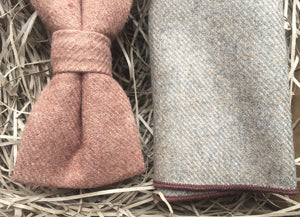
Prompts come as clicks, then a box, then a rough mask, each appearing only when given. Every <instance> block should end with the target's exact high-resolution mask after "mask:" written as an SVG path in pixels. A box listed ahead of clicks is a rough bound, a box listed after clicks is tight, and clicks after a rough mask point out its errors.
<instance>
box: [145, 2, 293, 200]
mask: <svg viewBox="0 0 300 217" xmlns="http://www.w3.org/2000/svg"><path fill="white" fill-rule="evenodd" d="M282 3H283V2H282V0H264V1H261V0H250V1H243V0H226V1H223V0H218V1H211V0H201V1H200V0H195V1H189V0H168V1H165V0H153V1H152V4H151V9H150V14H149V20H150V32H149V35H150V45H151V67H152V84H153V96H154V112H155V116H154V119H155V132H154V142H155V165H154V169H155V177H154V181H155V186H156V187H158V188H159V190H161V191H162V192H163V193H164V194H165V195H166V198H167V199H168V200H169V201H178V200H193V199H201V198H210V197H219V196H225V195H228V194H237V193H240V192H243V191H258V192H277V193H283V194H295V193H297V190H296V174H295V164H294V150H293V143H292V129H291V114H290V106H289V95H288V69H287V55H286V42H285V35H284V28H283V16H282Z"/></svg>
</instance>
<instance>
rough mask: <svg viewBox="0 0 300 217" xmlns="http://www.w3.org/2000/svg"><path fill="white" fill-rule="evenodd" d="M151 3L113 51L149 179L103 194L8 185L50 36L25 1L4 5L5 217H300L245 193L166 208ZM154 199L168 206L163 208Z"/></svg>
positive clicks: (0, 77)
mask: <svg viewBox="0 0 300 217" xmlns="http://www.w3.org/2000/svg"><path fill="white" fill-rule="evenodd" d="M150 2H151V0H136V1H134V3H133V8H132V10H131V14H130V17H129V19H128V22H127V24H126V26H125V28H124V30H123V31H122V32H121V34H120V35H119V36H118V38H117V39H116V40H115V41H114V42H113V46H112V53H113V75H114V77H115V79H116V80H117V81H118V82H119V83H120V84H121V85H122V87H123V88H124V90H125V91H126V93H127V95H128V96H129V98H130V102H131V104H132V108H133V112H134V114H135V117H136V118H137V120H138V129H139V132H140V139H141V144H142V148H143V153H144V156H145V162H146V166H147V172H146V173H144V174H142V175H140V176H137V177H134V178H132V179H129V180H126V181H124V182H122V183H117V184H115V185H112V186H107V187H105V188H96V189H87V190H71V189H56V188H44V187H33V186H25V185H21V184H18V183H13V182H12V181H11V179H10V175H11V173H12V171H13V165H14V162H15V160H16V155H17V149H18V144H19V143H20V138H21V135H22V131H23V129H24V125H25V122H26V119H27V118H28V116H29V114H30V111H31V109H32V107H33V106H34V103H35V102H36V99H37V97H38V96H39V94H40V93H41V91H42V90H43V88H44V87H45V85H46V84H47V83H48V82H49V81H50V79H51V65H50V60H49V54H50V36H51V35H50V33H49V32H48V31H47V30H46V29H45V27H44V25H43V24H42V22H41V21H40V19H39V18H38V17H37V14H36V12H35V11H34V9H33V7H32V5H31V4H30V2H29V1H28V0H1V1H0V36H1V38H0V45H1V46H0V48H1V50H0V51H1V52H0V60H1V63H0V72H1V73H0V86H1V91H0V98H1V104H0V112H1V116H0V120H1V122H0V216H9V217H10V216H16V217H21V216H28V217H31V216H39V217H42V216H100V217H103V216H129V217H132V216H141V217H142V216H144V217H150V216H153V217H154V216H155V217H160V216H190V217H192V216H193V217H194V216H195V217H198V216H232V215H233V216H297V215H299V216H300V197H299V196H294V197H286V196H281V195H278V194H252V193H244V194H242V195H239V196H234V197H227V198H219V199H214V200H205V201H195V202H184V203H173V204H169V203H168V202H166V200H165V199H164V197H163V195H162V193H160V192H158V191H156V190H155V189H154V187H153V186H152V182H153V180H152V174H153V107H152V96H151V92H152V90H151V80H150V79H151V77H150V76H151V74H150V66H149V44H148V36H147V31H148V30H147V29H148V23H147V19H148V17H147V13H148V9H149V6H150ZM299 9H300V2H299V0H285V1H284V7H283V13H284V16H285V26H284V27H285V29H286V36H287V44H288V51H289V66H290V72H289V79H290V95H291V103H292V104H293V113H294V116H293V127H294V132H295V146H296V160H295V162H296V164H297V166H298V168H297V169H299V166H300V154H299V153H300V151H299V149H300V136H299V135H300V126H298V125H299V124H298V122H299V120H300V118H299V117H300V103H299V102H300V91H299V87H300V83H299V81H298V80H297V78H300V76H298V74H299V69H298V62H299V51H298V49H297V37H298V34H300V32H299ZM162 22H164V21H163V20H162ZM298 179H299V178H298ZM156 196H159V197H161V198H162V200H163V201H161V202H158V201H157V200H156V199H155V197H156Z"/></svg>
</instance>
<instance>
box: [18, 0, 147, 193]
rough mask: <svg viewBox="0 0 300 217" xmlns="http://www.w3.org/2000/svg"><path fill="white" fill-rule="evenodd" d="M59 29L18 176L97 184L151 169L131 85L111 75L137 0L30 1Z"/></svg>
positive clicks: (64, 184)
mask: <svg viewBox="0 0 300 217" xmlns="http://www.w3.org/2000/svg"><path fill="white" fill-rule="evenodd" d="M32 3H33V5H34V6H35V8H36V10H37V12H38V14H39V15H40V17H41V18H42V20H43V22H44V23H45V24H46V25H47V26H48V27H49V28H50V30H51V31H52V32H53V37H52V48H51V62H52V66H53V74H54V77H53V79H52V80H51V82H50V83H49V84H48V85H47V86H46V88H45V89H44V91H43V92H42V93H41V95H40V97H39V98H38V100H37V102H36V104H35V106H34V108H33V110H32V113H31V115H30V117H29V119H28V121H27V123H26V127H25V130H24V133H23V136H22V140H21V144H20V149H19V153H18V158H17V162H16V165H15V169H14V174H13V180H15V181H18V182H21V183H26V184H34V185H41V186H52V187H68V188H93V187H98V186H103V185H107V184H111V183H114V182H118V181H121V180H124V179H127V178H129V177H132V176H135V175H137V174H140V173H142V172H143V171H144V170H145V167H144V162H143V156H142V152H141V147H140V142H139V137H138V132H137V129H136V124H135V120H134V117H133V114H132V111H131V107H130V104H129V101H128V99H127V96H126V94H125V92H124V91H123V90H122V88H121V87H120V85H119V84H118V83H117V82H116V81H115V80H114V79H113V78H112V75H111V52H110V44H111V39H113V38H114V37H116V35H117V34H118V32H119V31H120V30H121V29H122V28H123V25H124V23H125V21H126V18H127V16H128V13H129V10H130V7H131V0H122V1H119V0H32Z"/></svg>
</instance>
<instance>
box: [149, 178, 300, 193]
mask: <svg viewBox="0 0 300 217" xmlns="http://www.w3.org/2000/svg"><path fill="white" fill-rule="evenodd" d="M154 186H155V187H158V188H170V189H185V190H194V191H195V190H196V191H197V190H206V191H207V190H220V191H228V190H231V191H233V190H234V191H242V192H245V191H259V192H273V193H279V194H288V195H295V194H298V190H297V189H282V188H272V187H263V186H255V185H189V184H177V183H176V184H175V183H167V182H157V181H154Z"/></svg>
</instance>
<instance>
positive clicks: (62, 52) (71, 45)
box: [51, 30, 112, 75]
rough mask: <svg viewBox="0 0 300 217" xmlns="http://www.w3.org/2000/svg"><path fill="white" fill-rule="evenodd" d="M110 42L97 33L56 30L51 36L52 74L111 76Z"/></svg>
mask: <svg viewBox="0 0 300 217" xmlns="http://www.w3.org/2000/svg"><path fill="white" fill-rule="evenodd" d="M110 45H111V41H110V39H109V38H108V37H107V36H105V35H103V34H101V33H97V32H88V31H80V30H58V31H55V32H54V33H53V35H52V44H51V63H52V68H53V72H54V73H55V74H57V73H63V72H75V73H88V72H98V73H102V74H107V75H111V59H112V58H111V51H110Z"/></svg>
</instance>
